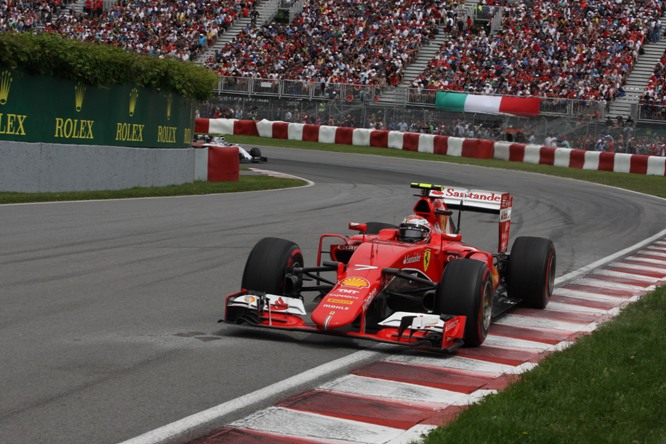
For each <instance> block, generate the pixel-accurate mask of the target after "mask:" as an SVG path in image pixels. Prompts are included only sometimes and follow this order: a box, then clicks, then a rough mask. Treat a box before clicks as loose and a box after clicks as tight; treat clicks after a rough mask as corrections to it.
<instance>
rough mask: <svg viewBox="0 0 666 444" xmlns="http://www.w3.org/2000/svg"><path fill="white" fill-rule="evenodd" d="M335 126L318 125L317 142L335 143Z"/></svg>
mask: <svg viewBox="0 0 666 444" xmlns="http://www.w3.org/2000/svg"><path fill="white" fill-rule="evenodd" d="M336 130H337V126H329V125H322V126H320V127H319V143H335V131H336Z"/></svg>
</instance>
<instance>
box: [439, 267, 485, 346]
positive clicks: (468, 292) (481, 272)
mask: <svg viewBox="0 0 666 444" xmlns="http://www.w3.org/2000/svg"><path fill="white" fill-rule="evenodd" d="M434 311H435V313H438V314H450V315H459V316H460V315H461V316H466V317H467V320H466V322H465V336H464V346H465V347H478V346H479V345H481V344H483V341H485V339H486V336H488V329H489V328H490V321H491V319H492V313H493V283H492V276H491V272H490V269H488V266H487V265H486V264H485V263H483V262H480V261H477V260H474V259H458V260H455V261H452V262H450V263H449V264H448V265H447V266H446V268H444V272H443V273H442V279H441V280H440V282H439V285H438V286H437V291H436V293H435V306H434Z"/></svg>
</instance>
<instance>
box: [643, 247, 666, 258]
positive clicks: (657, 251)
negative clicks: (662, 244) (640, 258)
mask: <svg viewBox="0 0 666 444" xmlns="http://www.w3.org/2000/svg"><path fill="white" fill-rule="evenodd" d="M641 253H645V254H651V255H653V256H658V257H663V258H664V259H665V260H666V252H665V251H664V250H662V249H661V248H652V247H647V248H646V249H645V250H643V251H641Z"/></svg>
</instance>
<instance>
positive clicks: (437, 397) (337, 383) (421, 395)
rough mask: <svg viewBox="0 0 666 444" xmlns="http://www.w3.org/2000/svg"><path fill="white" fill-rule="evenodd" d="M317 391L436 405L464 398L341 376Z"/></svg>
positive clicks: (404, 384)
mask: <svg viewBox="0 0 666 444" xmlns="http://www.w3.org/2000/svg"><path fill="white" fill-rule="evenodd" d="M319 389H321V390H329V391H333V392H342V393H349V394H352V395H360V396H367V397H372V398H385V399H397V400H402V401H410V402H423V403H436V404H453V403H455V402H457V401H460V400H461V398H464V397H465V394H464V393H460V392H452V391H449V390H443V389H437V388H433V387H426V386H422V385H416V384H409V383H406V382H396V381H387V380H385V379H375V378H368V377H365V376H356V375H347V376H343V377H342V378H338V379H336V380H334V381H331V382H328V383H326V384H324V385H322V386H320V387H319Z"/></svg>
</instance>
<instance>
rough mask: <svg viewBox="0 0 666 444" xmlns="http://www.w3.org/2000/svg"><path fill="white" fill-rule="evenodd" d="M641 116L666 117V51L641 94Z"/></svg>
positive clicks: (649, 117)
mask: <svg viewBox="0 0 666 444" xmlns="http://www.w3.org/2000/svg"><path fill="white" fill-rule="evenodd" d="M640 104H641V117H645V118H648V119H659V120H664V119H666V108H664V107H666V51H664V53H663V54H662V55H661V59H660V60H659V62H658V63H657V65H656V66H655V67H654V71H653V72H652V76H650V80H648V84H647V86H646V87H645V92H644V93H643V95H642V96H641V100H640Z"/></svg>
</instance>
